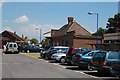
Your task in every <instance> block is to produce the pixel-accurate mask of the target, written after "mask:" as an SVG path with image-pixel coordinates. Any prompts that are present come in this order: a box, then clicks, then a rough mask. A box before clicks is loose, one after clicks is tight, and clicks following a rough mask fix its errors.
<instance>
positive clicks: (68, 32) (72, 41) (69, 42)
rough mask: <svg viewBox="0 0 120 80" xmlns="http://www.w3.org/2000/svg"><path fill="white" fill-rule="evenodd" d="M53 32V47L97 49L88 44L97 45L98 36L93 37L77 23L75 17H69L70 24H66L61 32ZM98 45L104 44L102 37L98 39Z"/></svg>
mask: <svg viewBox="0 0 120 80" xmlns="http://www.w3.org/2000/svg"><path fill="white" fill-rule="evenodd" d="M53 32H54V31H53ZM53 32H52V30H51V34H52V36H51V37H52V45H60V46H69V47H86V48H94V49H95V47H93V46H91V45H88V44H91V43H94V44H95V43H96V36H92V34H91V33H90V32H89V31H87V30H86V29H85V28H83V27H82V26H81V25H80V24H78V23H77V22H75V21H74V18H73V17H68V24H65V25H64V26H62V27H61V28H60V29H59V30H56V31H55V32H54V33H53ZM98 43H102V38H101V37H98Z"/></svg>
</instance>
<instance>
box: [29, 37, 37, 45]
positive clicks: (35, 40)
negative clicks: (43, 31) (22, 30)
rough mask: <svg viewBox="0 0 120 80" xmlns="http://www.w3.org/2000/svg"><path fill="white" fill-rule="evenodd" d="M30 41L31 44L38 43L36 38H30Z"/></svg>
mask: <svg viewBox="0 0 120 80" xmlns="http://www.w3.org/2000/svg"><path fill="white" fill-rule="evenodd" d="M30 42H31V43H32V44H38V40H37V39H36V38H32V39H31V40H30Z"/></svg>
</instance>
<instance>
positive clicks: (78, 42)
mask: <svg viewBox="0 0 120 80" xmlns="http://www.w3.org/2000/svg"><path fill="white" fill-rule="evenodd" d="M95 43H96V39H74V43H73V47H83V48H91V49H96V48H95V46H91V45H89V44H95ZM98 43H101V40H99V41H98Z"/></svg>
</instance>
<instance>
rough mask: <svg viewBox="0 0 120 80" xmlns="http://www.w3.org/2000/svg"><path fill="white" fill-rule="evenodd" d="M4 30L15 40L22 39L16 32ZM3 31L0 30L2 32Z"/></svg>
mask: <svg viewBox="0 0 120 80" xmlns="http://www.w3.org/2000/svg"><path fill="white" fill-rule="evenodd" d="M4 32H7V33H9V34H10V35H11V36H13V37H14V38H16V39H17V40H20V41H23V39H22V38H21V37H20V36H18V35H17V34H16V33H13V32H10V31H7V30H5V31H4ZM4 32H2V34H3V33H4Z"/></svg>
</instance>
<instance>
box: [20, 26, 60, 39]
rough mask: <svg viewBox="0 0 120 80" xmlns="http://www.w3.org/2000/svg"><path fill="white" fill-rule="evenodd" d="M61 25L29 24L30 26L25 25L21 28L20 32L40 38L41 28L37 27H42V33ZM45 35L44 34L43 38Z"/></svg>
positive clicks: (30, 36)
mask: <svg viewBox="0 0 120 80" xmlns="http://www.w3.org/2000/svg"><path fill="white" fill-rule="evenodd" d="M60 27H61V26H60V25H54V24H53V25H41V24H29V25H28V26H24V27H22V28H19V32H20V33H21V34H24V35H25V36H28V37H29V38H34V37H35V38H38V39H39V36H40V33H39V30H36V28H39V29H42V34H43V33H46V32H48V31H50V30H51V29H59V28H60ZM43 37H44V36H43V35H42V38H43Z"/></svg>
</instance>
